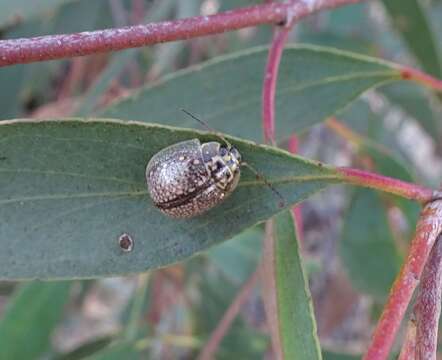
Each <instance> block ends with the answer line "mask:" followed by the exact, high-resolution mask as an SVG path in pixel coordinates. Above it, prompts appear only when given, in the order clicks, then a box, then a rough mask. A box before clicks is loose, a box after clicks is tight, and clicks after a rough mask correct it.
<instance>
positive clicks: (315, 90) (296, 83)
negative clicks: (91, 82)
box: [100, 45, 399, 141]
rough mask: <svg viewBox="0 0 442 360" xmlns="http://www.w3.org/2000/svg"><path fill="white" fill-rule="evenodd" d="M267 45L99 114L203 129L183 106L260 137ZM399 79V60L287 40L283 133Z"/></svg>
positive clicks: (280, 114)
mask: <svg viewBox="0 0 442 360" xmlns="http://www.w3.org/2000/svg"><path fill="white" fill-rule="evenodd" d="M267 52H268V51H267V49H266V48H262V47H260V48H255V49H252V50H247V51H243V52H238V53H235V54H233V55H228V56H220V57H218V58H216V59H214V60H211V61H208V62H207V63H205V64H203V65H197V66H194V67H191V68H189V69H186V70H183V71H179V72H177V73H175V74H172V75H171V76H168V77H165V78H164V80H163V81H162V82H160V83H159V84H157V85H154V86H148V87H145V88H143V89H141V90H139V91H136V92H135V93H134V94H133V95H132V96H129V97H128V98H126V99H124V100H122V101H120V102H117V103H116V104H113V105H111V106H110V107H109V108H108V109H105V110H104V111H103V112H102V113H101V115H100V116H104V117H112V118H118V119H127V120H138V121H155V122H158V123H162V124H165V125H180V126H185V127H198V124H197V123H196V122H195V120H193V119H190V118H189V117H188V116H186V115H185V114H183V113H182V112H181V111H180V109H181V108H184V109H186V110H189V111H191V112H194V113H196V114H198V115H199V116H200V117H202V118H203V119H204V120H205V121H206V122H207V123H208V124H209V125H210V126H211V127H212V128H214V129H216V130H219V131H222V132H225V133H229V134H232V135H235V136H239V137H242V138H247V139H252V140H255V141H260V140H261V139H262V130H261V92H262V83H263V72H264V70H263V69H264V67H265V63H266V59H267ZM398 79H399V72H398V70H397V69H395V68H394V67H393V65H392V64H390V63H387V62H383V61H379V60H376V59H373V58H370V57H365V56H361V55H357V54H353V53H349V52H344V51H339V50H335V49H331V48H326V47H317V46H308V45H296V46H288V47H287V49H286V50H285V52H284V56H283V58H282V63H281V66H280V69H279V80H278V88H277V97H276V114H277V122H276V124H277V126H276V127H277V129H276V130H277V134H278V136H279V137H284V136H287V134H289V133H290V132H292V131H302V130H305V129H306V128H308V127H310V126H312V125H314V124H317V123H319V122H321V121H323V120H324V119H325V118H327V117H329V116H332V115H333V114H335V113H337V112H339V111H341V110H342V109H343V108H345V107H346V106H347V105H348V104H349V103H351V102H352V101H353V100H355V99H356V98H357V97H358V96H359V95H360V94H361V93H363V92H364V91H366V90H367V89H370V88H372V87H375V86H379V85H381V84H383V83H386V82H391V81H394V80H398Z"/></svg>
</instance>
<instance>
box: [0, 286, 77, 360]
mask: <svg viewBox="0 0 442 360" xmlns="http://www.w3.org/2000/svg"><path fill="white" fill-rule="evenodd" d="M70 285H71V283H70V282H66V281H65V282H52V283H39V282H33V283H30V284H26V285H23V286H22V287H21V288H20V289H19V290H18V291H17V294H15V295H14V296H13V297H12V299H11V300H10V302H9V304H8V306H7V308H6V311H5V313H4V314H3V317H2V319H1V320H0V359H2V360H3V359H5V360H11V359H20V360H27V359H29V360H34V359H36V358H37V357H39V356H40V355H42V354H43V353H44V352H45V351H47V350H48V349H49V346H50V337H51V333H52V330H53V329H54V327H55V326H56V325H57V323H58V321H59V319H60V317H61V315H62V313H63V308H64V305H65V303H66V301H67V300H68V296H69V290H70Z"/></svg>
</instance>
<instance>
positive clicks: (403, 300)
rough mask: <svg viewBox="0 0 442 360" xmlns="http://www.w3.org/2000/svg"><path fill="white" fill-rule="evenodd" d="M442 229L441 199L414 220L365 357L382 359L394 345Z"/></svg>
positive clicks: (429, 205)
mask: <svg viewBox="0 0 442 360" xmlns="http://www.w3.org/2000/svg"><path fill="white" fill-rule="evenodd" d="M441 232H442V201H441V200H436V201H433V202H431V203H429V204H428V205H426V206H425V207H424V209H423V210H422V213H421V216H420V218H419V221H418V223H417V227H416V234H415V237H414V239H413V241H412V242H411V247H410V250H409V253H408V256H407V259H406V261H405V263H404V265H403V266H402V269H401V271H400V273H399V275H398V277H397V278H396V281H395V282H394V284H393V288H392V290H391V292H390V296H389V298H388V301H387V304H386V305H385V307H384V311H383V312H382V316H381V318H380V320H379V322H378V325H377V327H376V329H375V331H374V334H373V339H372V342H371V345H370V347H369V348H368V351H367V353H366V355H365V357H364V359H365V360H384V359H387V358H388V354H389V352H390V349H391V347H392V345H393V341H394V339H395V337H396V333H397V331H398V329H399V327H400V324H401V321H402V319H403V317H404V314H405V311H406V310H407V307H408V304H409V303H410V300H411V296H412V295H413V292H414V289H415V288H416V286H417V284H418V282H419V278H420V276H421V274H422V270H423V268H424V266H425V263H426V262H427V259H428V256H429V254H430V251H431V249H432V247H433V244H434V243H435V241H436V238H437V237H438V236H439V235H440V234H441Z"/></svg>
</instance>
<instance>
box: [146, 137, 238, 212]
mask: <svg viewBox="0 0 442 360" xmlns="http://www.w3.org/2000/svg"><path fill="white" fill-rule="evenodd" d="M241 162H242V158H241V154H240V153H239V151H238V150H237V149H236V148H235V147H234V146H232V145H230V144H229V143H227V144H226V145H224V144H221V143H219V142H217V141H210V142H206V143H203V144H201V142H200V141H199V140H198V139H192V140H186V141H182V142H179V143H177V144H174V145H171V146H169V147H167V148H165V149H163V150H161V151H159V152H158V153H156V154H155V155H154V156H153V157H152V158H151V159H150V161H149V163H148V164H147V167H146V181H147V185H148V189H149V194H150V196H151V198H152V200H153V202H154V204H155V206H156V207H157V208H159V209H160V210H161V211H162V212H163V213H164V214H167V215H169V216H171V217H174V218H190V217H194V216H197V215H200V214H202V213H204V212H206V211H207V210H209V209H211V208H213V207H214V206H216V205H218V204H219V203H221V202H223V201H224V200H225V199H226V198H227V197H228V196H229V195H230V194H231V193H232V192H233V191H234V190H235V188H236V186H237V185H238V182H239V179H240V176H241V171H240V166H241Z"/></svg>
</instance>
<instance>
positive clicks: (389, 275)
mask: <svg viewBox="0 0 442 360" xmlns="http://www.w3.org/2000/svg"><path fill="white" fill-rule="evenodd" d="M339 248H340V255H341V259H342V262H343V264H344V266H345V267H346V270H347V274H348V276H349V277H350V280H351V281H352V283H353V284H354V286H355V287H356V288H358V289H359V290H361V291H363V292H366V293H368V294H371V295H373V296H376V297H378V298H379V299H380V300H382V299H384V298H385V297H386V296H387V294H388V291H389V290H390V287H391V284H392V283H393V280H394V279H395V277H396V274H397V273H398V271H399V268H400V265H401V256H400V254H399V251H398V249H397V247H396V245H395V242H394V237H393V234H392V233H391V229H390V226H389V223H388V219H387V212H386V209H385V207H384V204H383V203H382V199H381V198H380V196H379V194H377V193H375V192H374V191H371V190H367V189H358V190H356V191H355V192H354V194H353V197H352V201H351V204H350V206H349V209H348V211H347V216H346V218H345V224H344V228H343V234H342V239H341V242H340V244H339Z"/></svg>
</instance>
